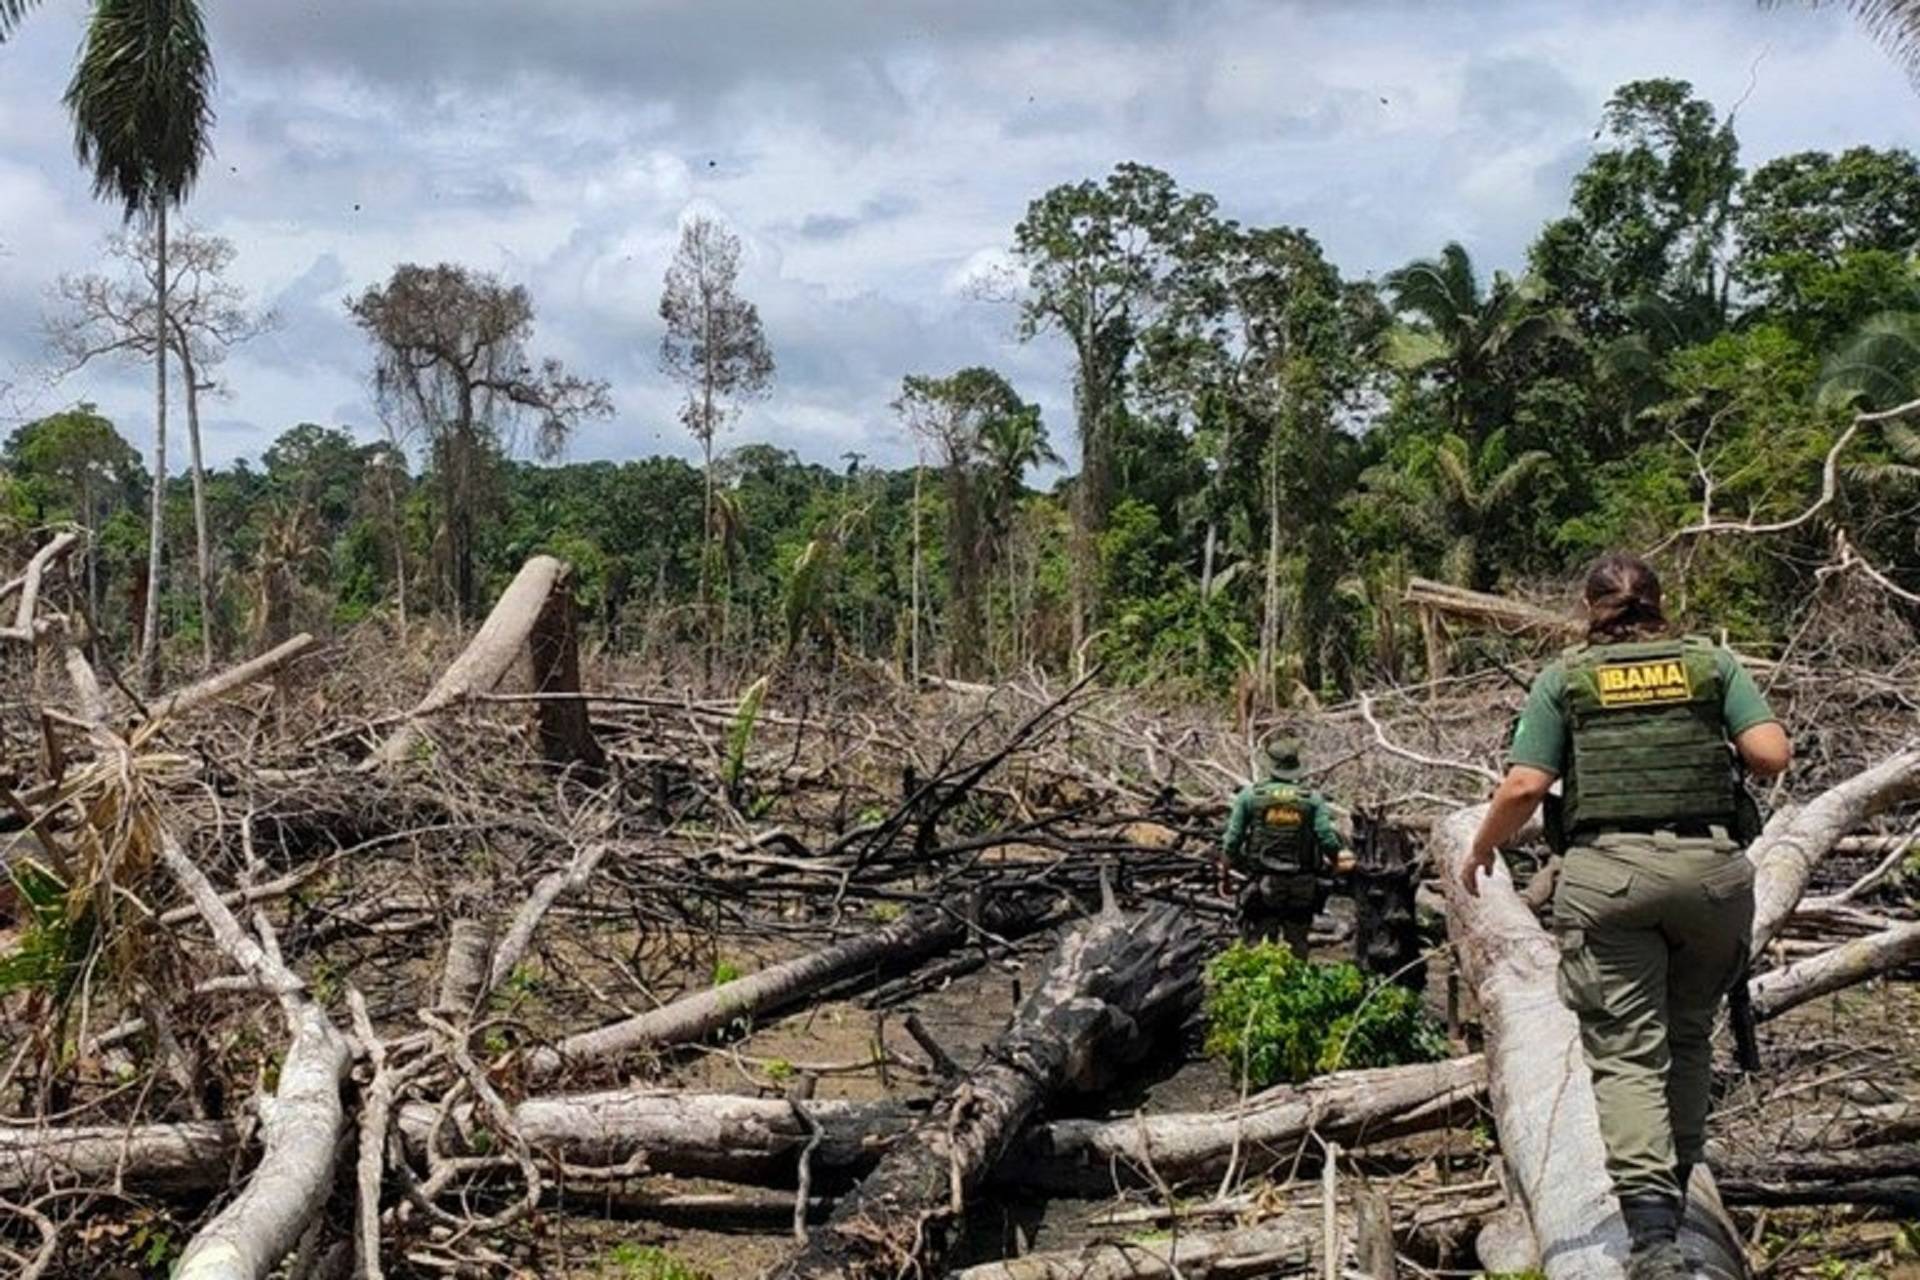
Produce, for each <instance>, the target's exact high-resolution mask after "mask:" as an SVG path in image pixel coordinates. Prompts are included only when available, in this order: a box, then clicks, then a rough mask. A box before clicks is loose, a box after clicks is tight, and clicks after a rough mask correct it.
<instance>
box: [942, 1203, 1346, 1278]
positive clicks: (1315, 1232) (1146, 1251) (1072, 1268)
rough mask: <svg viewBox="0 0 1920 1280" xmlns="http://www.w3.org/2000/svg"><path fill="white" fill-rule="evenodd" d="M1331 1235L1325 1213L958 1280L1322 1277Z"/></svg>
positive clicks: (1023, 1263)
mask: <svg viewBox="0 0 1920 1280" xmlns="http://www.w3.org/2000/svg"><path fill="white" fill-rule="evenodd" d="M1324 1237H1325V1232H1324V1230H1323V1229H1322V1225H1321V1222H1320V1215H1319V1213H1318V1211H1313V1212H1306V1213H1293V1214H1289V1215H1287V1216H1285V1217H1281V1218H1277V1219H1272V1220H1269V1221H1266V1222H1262V1223H1261V1224H1260V1225H1258V1226H1255V1227H1243V1228H1241V1229H1240V1230H1238V1231H1222V1232H1217V1233H1208V1234H1202V1235H1189V1234H1184V1233H1183V1234H1178V1235H1172V1236H1168V1237H1166V1238H1164V1239H1156V1240H1142V1241H1137V1242H1136V1241H1128V1242H1124V1243H1111V1244H1095V1245H1088V1246H1087V1247H1086V1248H1084V1249H1063V1250H1060V1251H1058V1252H1055V1253H1030V1254H1028V1255H1027V1256H1026V1257H1024V1258H1011V1259H1009V1260H1007V1261H1006V1262H989V1263H986V1264H985V1265H983V1266H978V1267H966V1268H964V1269H962V1270H960V1271H956V1272H955V1273H954V1276H953V1280H1147V1278H1150V1277H1165V1278H1166V1280H1240V1278H1242V1277H1247V1278H1249V1280H1250V1278H1251V1277H1256V1276H1282V1275H1290V1274H1318V1273H1319V1272H1320V1269H1321V1266H1322V1265H1323V1264H1322V1257H1321V1252H1322V1248H1323V1240H1324Z"/></svg>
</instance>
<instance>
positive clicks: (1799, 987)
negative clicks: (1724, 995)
mask: <svg viewBox="0 0 1920 1280" xmlns="http://www.w3.org/2000/svg"><path fill="white" fill-rule="evenodd" d="M1915 961H1920V924H1903V925H1897V926H1895V927H1894V928H1891V929H1887V930H1885V931H1883V932H1880V933H1873V934H1868V935H1867V936H1866V937H1864V938H1854V939H1852V940H1850V941H1848V942H1843V943H1841V944H1840V945H1839V946H1837V947H1834V948H1832V949H1830V950H1827V951H1822V952H1821V953H1820V954H1819V955H1815V956H1808V957H1807V958H1806V959H1805V960H1802V961H1800V962H1799V963H1797V964H1790V965H1788V966H1787V967H1786V968H1784V969H1775V970H1773V971H1772V972H1771V973H1765V974H1762V975H1760V976H1759V977H1758V978H1755V979H1754V980H1753V982H1752V983H1751V984H1750V990H1751V991H1752V993H1753V1014H1754V1016H1755V1017H1756V1018H1775V1017H1778V1016H1780V1015H1781V1014H1783V1013H1785V1012H1786V1011H1787V1010H1789V1009H1792V1008H1795V1007H1797V1006H1799V1005H1803V1004H1805V1003H1807V1002H1808V1001H1809V1000H1817V999H1819V998H1820V997H1821V996H1824V995H1830V994H1831V993H1833V992H1835V991H1839V990H1842V989H1843V988H1846V987H1850V986H1853V985H1854V984H1856V983H1860V982H1865V981H1866V980H1867V979H1869V978H1875V977H1878V976H1880V975H1881V974H1883V973H1887V972H1889V971H1891V970H1893V969H1898V968H1899V967H1901V966H1902V965H1907V964H1912V963H1914V962H1915Z"/></svg>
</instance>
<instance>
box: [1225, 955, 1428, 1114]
mask: <svg viewBox="0 0 1920 1280" xmlns="http://www.w3.org/2000/svg"><path fill="white" fill-rule="evenodd" d="M1206 1008H1207V1025H1208V1031H1207V1042H1206V1048H1207V1052H1208V1053H1210V1054H1213V1055H1216V1056H1218V1057H1220V1058H1223V1059H1225V1060H1226V1061H1227V1062H1228V1063H1229V1064H1231V1065H1232V1067H1233V1069H1234V1071H1235V1073H1236V1074H1238V1075H1241V1076H1242V1077H1243V1078H1244V1081H1245V1083H1247V1084H1249V1085H1251V1086H1253V1087H1255V1088H1265V1087H1266V1086H1268V1085H1271V1084H1277V1083H1279V1082H1281V1081H1291V1082H1293V1083H1296V1084H1297V1083H1299V1082H1300V1081H1303V1080H1306V1079H1308V1078H1310V1077H1312V1076H1315V1075H1318V1074H1320V1073H1322V1072H1327V1071H1338V1070H1342V1069H1344V1068H1348V1067H1386V1066H1394V1065H1397V1064H1400V1063H1406V1062H1433V1061H1436V1060H1438V1059H1440V1058H1444V1057H1446V1056H1447V1040H1446V1036H1445V1035H1444V1034H1443V1033H1442V1032H1441V1030H1440V1028H1439V1027H1438V1025H1437V1024H1436V1023H1435V1022H1434V1020H1433V1018H1432V1016H1431V1015H1430V1014H1428V1013H1427V1012H1426V1010H1425V1009H1423V1008H1422V1007H1421V1005H1420V1000H1419V997H1418V996H1416V995H1414V994H1413V993H1412V992H1410V991H1407V990H1406V989H1404V988H1402V987H1397V986H1393V985H1391V984H1387V983H1371V984H1370V983H1369V982H1368V980H1367V978H1366V977H1365V975H1363V974H1362V973H1361V972H1360V971H1359V970H1358V969H1356V968H1354V967H1353V966H1352V965H1350V964H1312V963H1309V962H1307V961H1303V960H1300V959H1297V958H1296V957H1295V956H1294V954H1293V953H1292V952H1291V951H1289V950H1288V949H1287V948H1286V947H1284V946H1281V945H1278V944H1276V943H1268V942H1262V943H1255V944H1253V945H1247V944H1244V943H1236V944H1235V945H1233V946H1232V947H1229V948H1228V949H1227V950H1226V951H1225V952H1224V953H1222V954H1221V955H1219V956H1217V957H1215V958H1214V960H1213V962H1212V963H1211V964H1209V965H1208V966H1207V1001H1206Z"/></svg>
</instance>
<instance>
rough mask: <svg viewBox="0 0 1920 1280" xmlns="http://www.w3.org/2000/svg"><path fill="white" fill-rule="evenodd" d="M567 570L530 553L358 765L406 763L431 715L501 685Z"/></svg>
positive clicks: (550, 558)
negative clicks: (452, 655)
mask: <svg viewBox="0 0 1920 1280" xmlns="http://www.w3.org/2000/svg"><path fill="white" fill-rule="evenodd" d="M568 572H570V570H569V569H568V566H567V564H566V562H565V561H563V560H559V559H556V558H555V557H553V556H534V557H533V558H532V559H531V560H528V561H527V562H526V564H524V565H522V566H521V567H520V572H519V573H517V574H515V575H514V579H513V581H512V582H511V583H509V584H508V585H507V589H506V590H505V591H504V592H502V593H501V595H500V601H499V603H497V604H495V605H494V606H493V612H492V613H490V614H488V615H487V620H486V621H485V622H484V623H482V624H481V626H480V630H479V632H478V633H477V634H476V635H475V636H474V637H473V639H472V641H470V642H469V643H468V645H467V647H466V649H464V650H463V651H462V652H461V654H460V656H459V657H458V658H456V659H454V660H453V663H452V664H451V665H450V666H448V667H447V669H446V671H445V672H443V673H442V674H441V676H440V679H439V680H438V681H436V682H435V683H434V686H433V688H432V689H431V690H430V691H428V693H427V696H426V697H424V698H422V699H421V700H420V702H419V703H418V705H416V706H415V707H414V709H413V710H412V711H411V712H409V713H408V714H407V719H406V721H405V722H404V723H403V724H401V726H400V727H399V728H397V729H395V730H394V731H393V732H392V733H391V734H390V735H388V737H387V740H386V741H385V742H383V743H381V744H380V746H379V747H378V748H376V749H375V750H374V752H373V754H372V755H370V756H368V757H367V759H366V761H365V762H364V764H363V765H362V767H363V768H369V769H378V768H386V767H389V766H392V765H396V764H400V763H402V762H404V761H405V760H406V759H407V758H408V757H409V756H411V755H412V754H413V751H414V748H415V747H416V746H418V745H419V743H420V742H421V740H422V738H423V736H424V734H425V728H424V724H423V722H424V721H425V720H426V719H427V718H428V717H429V716H432V715H435V714H437V713H439V712H441V711H445V710H447V709H448V708H449V707H452V706H454V705H455V704H457V703H459V702H462V701H465V700H466V699H467V698H470V697H472V696H474V695H475V694H480V693H486V692H488V691H490V690H491V689H492V688H493V687H494V686H495V685H497V684H499V683H500V681H501V680H502V679H503V678H505V676H506V674H507V673H508V672H509V671H511V670H512V669H513V666H514V663H516V662H517V661H519V659H520V658H521V656H522V655H523V654H525V653H526V651H527V639H528V637H529V636H530V635H532V633H533V627H534V624H535V623H536V622H537V621H539V618H540V610H541V608H542V606H544V605H545V604H546V601H547V597H548V596H549V595H550V594H552V592H553V590H554V587H555V586H556V585H557V584H558V583H559V582H560V580H561V579H562V578H563V577H565V576H566V574H567V573H568Z"/></svg>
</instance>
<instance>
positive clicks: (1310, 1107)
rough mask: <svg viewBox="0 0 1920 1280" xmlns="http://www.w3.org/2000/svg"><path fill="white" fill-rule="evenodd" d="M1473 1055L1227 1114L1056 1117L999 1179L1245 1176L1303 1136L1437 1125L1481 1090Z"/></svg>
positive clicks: (1312, 1086)
mask: <svg viewBox="0 0 1920 1280" xmlns="http://www.w3.org/2000/svg"><path fill="white" fill-rule="evenodd" d="M1486 1082H1487V1077H1486V1063H1485V1060H1484V1059H1482V1058H1480V1057H1479V1056H1477V1055H1476V1056H1474V1057H1469V1058H1455V1059H1451V1060H1449V1061H1446V1062H1435V1063H1422V1064H1418V1065H1415V1066H1406V1067H1384V1068H1380V1069H1378V1070H1371V1071H1343V1072H1339V1073H1336V1074H1334V1075H1330V1076H1324V1077H1322V1078H1321V1079H1318V1080H1312V1081H1309V1082H1307V1083H1306V1084H1302V1085H1289V1086H1282V1087H1280V1088H1277V1089H1271V1090H1268V1091H1267V1092H1265V1093H1263V1094H1260V1095H1257V1096H1255V1097H1253V1098H1249V1099H1248V1100H1247V1102H1246V1103H1245V1104H1244V1105H1242V1106H1238V1107H1234V1108H1231V1109H1229V1110H1226V1111H1210V1112H1197V1113H1196V1112H1189V1113H1185V1114H1181V1113H1169V1114H1160V1115H1142V1116H1136V1117H1132V1118H1129V1119H1125V1120H1056V1121H1054V1122H1053V1123H1051V1124H1046V1125H1040V1126H1037V1127H1035V1128H1034V1129H1032V1130H1030V1131H1029V1133H1028V1135H1027V1137H1026V1139H1025V1140H1024V1141H1023V1142H1022V1143H1021V1144H1020V1146H1019V1148H1018V1149H1017V1151H1016V1152H1015V1154H1014V1155H1013V1156H1012V1157H1010V1159H1009V1161H1008V1165H1007V1167H1006V1168H1005V1169H1003V1170H1002V1171H1001V1174H1000V1175H999V1180H1002V1181H1009V1182H1016V1183H1026V1184H1031V1185H1037V1186H1042V1187H1045V1188H1046V1189H1048V1190H1050V1191H1055V1192H1060V1191H1065V1190H1069V1189H1071V1190H1077V1191H1084V1192H1090V1193H1096V1194H1097V1193H1101V1192H1110V1191H1111V1190H1112V1189H1113V1187H1114V1184H1115V1183H1116V1182H1125V1183H1135V1184H1137V1183H1142V1182H1144V1183H1148V1184H1150V1185H1173V1186H1178V1185H1180V1184H1182V1183H1189V1182H1193V1181H1195V1180H1197V1179H1202V1178H1205V1179H1209V1180H1212V1179H1218V1178H1219V1177H1220V1176H1221V1174H1222V1173H1223V1172H1224V1171H1225V1170H1226V1169H1227V1168H1228V1167H1229V1166H1230V1165H1232V1166H1235V1167H1237V1168H1238V1169H1240V1170H1241V1171H1242V1172H1243V1173H1245V1174H1246V1175H1247V1176H1250V1177H1257V1176H1259V1175H1261V1174H1263V1173H1266V1172H1267V1171H1269V1170H1271V1169H1273V1168H1275V1167H1278V1166H1282V1165H1285V1164H1288V1163H1291V1162H1292V1161H1293V1160H1294V1158H1295V1157H1296V1156H1297V1155H1298V1153H1299V1147H1300V1144H1301V1143H1302V1142H1304V1141H1306V1140H1307V1137H1308V1135H1309V1134H1316V1135H1318V1136H1319V1137H1321V1138H1323V1139H1327V1140H1330V1141H1338V1142H1340V1143H1341V1144H1342V1145H1344V1146H1351V1145H1354V1144H1357V1143H1362V1142H1366V1141H1369V1140H1378V1139H1382V1138H1387V1137H1397V1136H1401V1135H1403V1134H1405V1133H1408V1132H1411V1131H1413V1130H1416V1129H1422V1128H1437V1127H1440V1126H1442V1125H1444V1124H1446V1123H1447V1122H1448V1121H1449V1119H1452V1118H1457V1117H1458V1115H1459V1113H1460V1112H1461V1111H1463V1110H1466V1109H1469V1108H1471V1107H1472V1106H1473V1105H1474V1103H1475V1102H1476V1101H1477V1100H1478V1099H1479V1098H1480V1097H1481V1096H1482V1095H1483V1094H1484V1093H1485V1091H1486Z"/></svg>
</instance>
